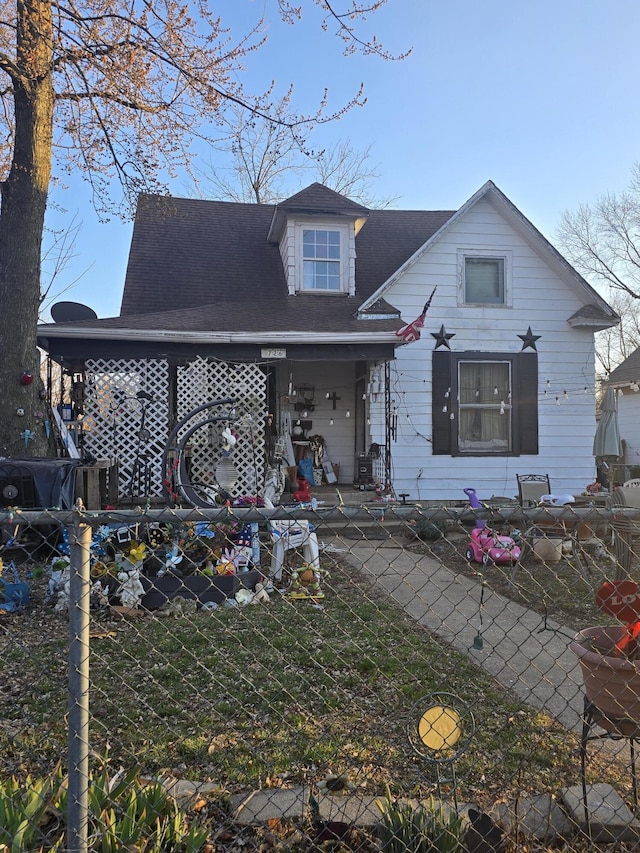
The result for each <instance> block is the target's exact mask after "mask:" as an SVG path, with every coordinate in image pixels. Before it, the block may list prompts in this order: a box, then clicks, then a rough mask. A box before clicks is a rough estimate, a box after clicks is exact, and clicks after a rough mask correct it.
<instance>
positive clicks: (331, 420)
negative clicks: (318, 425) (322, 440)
mask: <svg viewBox="0 0 640 853" xmlns="http://www.w3.org/2000/svg"><path fill="white" fill-rule="evenodd" d="M329 426H333V418H331V419H330V420H329Z"/></svg>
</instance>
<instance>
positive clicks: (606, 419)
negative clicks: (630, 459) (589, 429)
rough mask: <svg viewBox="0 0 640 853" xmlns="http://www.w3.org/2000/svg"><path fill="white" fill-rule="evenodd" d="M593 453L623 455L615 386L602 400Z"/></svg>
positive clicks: (607, 455) (596, 454)
mask: <svg viewBox="0 0 640 853" xmlns="http://www.w3.org/2000/svg"><path fill="white" fill-rule="evenodd" d="M593 455H594V456H597V457H600V458H605V457H609V458H614V459H618V458H619V457H620V456H622V442H621V441H620V427H619V426H618V397H617V392H616V391H615V389H614V388H607V390H606V391H605V394H604V399H603V401H602V409H601V412H600V420H599V421H598V427H597V429H596V434H595V436H594V437H593Z"/></svg>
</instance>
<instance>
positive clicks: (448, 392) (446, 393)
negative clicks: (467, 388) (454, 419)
mask: <svg viewBox="0 0 640 853" xmlns="http://www.w3.org/2000/svg"><path fill="white" fill-rule="evenodd" d="M425 382H426V380H425ZM449 394H451V388H447V390H446V391H445V395H444V396H445V397H448V396H449Z"/></svg>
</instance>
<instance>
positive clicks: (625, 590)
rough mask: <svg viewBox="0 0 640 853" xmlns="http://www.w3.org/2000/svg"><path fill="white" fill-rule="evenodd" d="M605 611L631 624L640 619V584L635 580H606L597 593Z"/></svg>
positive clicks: (599, 604)
mask: <svg viewBox="0 0 640 853" xmlns="http://www.w3.org/2000/svg"><path fill="white" fill-rule="evenodd" d="M596 604H597V605H598V607H599V608H600V610H602V612H603V613H607V614H608V615H609V616H615V617H616V619H619V620H620V622H625V623H626V624H627V625H630V624H631V623H632V622H637V621H638V619H640V586H638V584H637V583H636V582H635V581H606V582H605V583H603V584H602V586H601V587H600V589H599V590H598V592H597V593H596Z"/></svg>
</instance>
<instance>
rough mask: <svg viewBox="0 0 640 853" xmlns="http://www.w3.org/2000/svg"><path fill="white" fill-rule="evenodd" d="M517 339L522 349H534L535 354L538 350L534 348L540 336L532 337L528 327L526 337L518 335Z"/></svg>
mask: <svg viewBox="0 0 640 853" xmlns="http://www.w3.org/2000/svg"><path fill="white" fill-rule="evenodd" d="M518 337H519V338H520V340H521V341H522V349H526V348H527V347H531V349H534V350H535V351H536V352H537V351H538V348H537V347H536V341H539V340H540V338H541V337H542V335H534V334H533V332H532V331H531V326H529V328H528V329H527V334H526V335H518ZM520 352H522V350H520Z"/></svg>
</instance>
